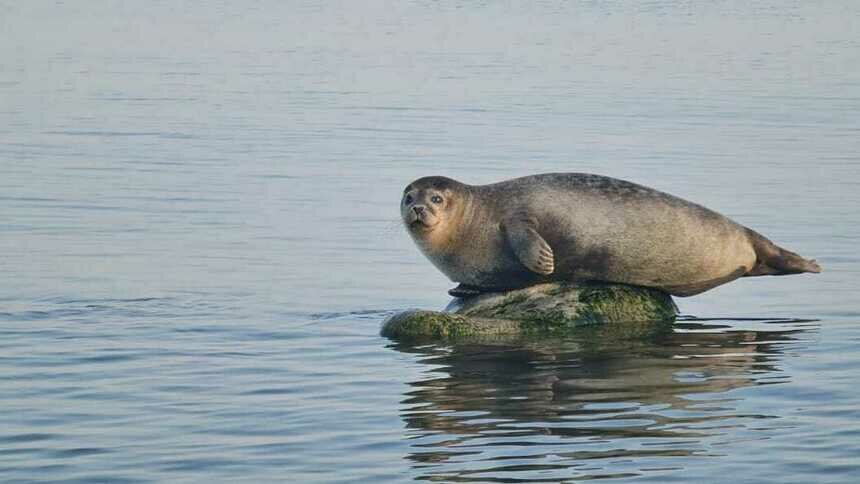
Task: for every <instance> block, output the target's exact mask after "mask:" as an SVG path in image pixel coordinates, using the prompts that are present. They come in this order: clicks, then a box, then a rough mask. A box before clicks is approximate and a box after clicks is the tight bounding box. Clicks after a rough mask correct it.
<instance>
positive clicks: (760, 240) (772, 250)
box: [746, 229, 821, 276]
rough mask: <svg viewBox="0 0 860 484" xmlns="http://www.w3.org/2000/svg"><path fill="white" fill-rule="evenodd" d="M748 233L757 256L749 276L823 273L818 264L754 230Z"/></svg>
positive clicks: (748, 273)
mask: <svg viewBox="0 0 860 484" xmlns="http://www.w3.org/2000/svg"><path fill="white" fill-rule="evenodd" d="M747 232H749V236H750V242H752V245H753V248H754V249H755V255H756V263H755V266H753V268H752V269H750V271H749V272H747V274H746V275H747V276H784V275H788V274H801V273H804V272H812V273H815V274H817V273H819V272H821V266H820V265H818V262H815V261H814V260H810V259H804V258H803V257H801V256H799V255H798V254H795V253H794V252H792V251H790V250H786V249H783V248H782V247H780V246H778V245H776V244H774V243H773V242H771V241H770V240H768V238H767V237H765V236H763V235H761V234H759V233H758V232H756V231H754V230H750V229H747Z"/></svg>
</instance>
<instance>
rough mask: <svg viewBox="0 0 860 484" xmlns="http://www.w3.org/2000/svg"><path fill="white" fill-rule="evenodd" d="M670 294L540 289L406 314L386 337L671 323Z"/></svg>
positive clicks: (609, 288)
mask: <svg viewBox="0 0 860 484" xmlns="http://www.w3.org/2000/svg"><path fill="white" fill-rule="evenodd" d="M676 314H677V308H676V307H675V303H674V302H673V301H672V297H671V296H669V295H668V294H666V293H664V292H661V291H657V290H654V289H649V288H644V287H637V286H627V285H622V284H584V285H577V286H573V285H568V284H560V283H549V284H540V285H537V286H532V287H527V288H524V289H518V290H514V291H508V292H503V293H487V294H481V295H479V296H475V297H471V298H467V299H455V300H454V301H452V303H451V304H450V305H449V306H448V308H446V310H445V312H439V311H419V310H412V311H405V312H401V313H398V314H395V315H394V316H392V317H390V318H388V319H387V320H386V321H385V323H384V324H383V327H382V335H383V336H386V337H389V338H393V339H400V338H422V339H424V338H427V339H461V338H467V339H468V338H474V337H482V338H484V337H490V338H493V337H500V336H516V335H537V334H554V333H559V332H563V331H566V330H570V329H573V328H578V327H582V326H589V325H599V324H612V325H614V324H620V323H628V324H629V323H641V322H658V321H671V320H673V319H674V317H675V316H676Z"/></svg>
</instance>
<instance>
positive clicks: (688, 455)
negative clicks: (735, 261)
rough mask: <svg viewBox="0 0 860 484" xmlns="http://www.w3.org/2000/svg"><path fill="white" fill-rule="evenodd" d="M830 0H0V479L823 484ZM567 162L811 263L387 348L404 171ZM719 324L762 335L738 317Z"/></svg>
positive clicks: (833, 170) (857, 84)
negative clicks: (499, 333) (612, 306)
mask: <svg viewBox="0 0 860 484" xmlns="http://www.w3.org/2000/svg"><path fill="white" fill-rule="evenodd" d="M858 22H860V4H858V3H857V2H855V1H852V0H843V1H827V2H825V1H818V2H788V1H786V2H778V1H775V0H773V1H770V0H769V1H765V2H755V5H749V4H748V2H733V1H720V2H684V3H681V2H669V1H652V2H567V3H563V2H529V3H526V2H522V3H515V2H417V1H412V2H361V3H359V2H274V1H258V2H232V3H217V4H215V3H211V2H199V1H189V2H167V1H163V2H147V3H140V2H123V1H115V2H108V1H93V2H85V3H81V2H45V1H27V2H23V1H22V2H0V34H2V42H0V272H1V273H2V275H3V278H2V286H0V288H2V291H0V481H8V482H19V481H20V482H26V481H63V482H151V481H165V482H200V481H209V482H225V481H231V482H233V481H238V482H248V481H254V482H268V481H286V480H290V481H295V482H309V481H322V482H336V481H343V482H353V481H364V482H383V481H393V482H403V481H409V480H435V481H474V482H488V481H496V482H541V481H543V482H557V481H573V480H582V479H590V478H616V479H617V480H619V481H628V480H629V481H652V482H661V483H662V482H673V481H675V482H721V481H726V480H731V481H734V482H804V483H806V482H856V480H857V479H858V477H860V460H858V455H860V410H859V409H860V405H858V402H860V390H858V386H857V381H858V380H857V375H858V373H860V302H858V296H860V295H859V294H858V288H860V273H858V272H860V258H858V256H857V247H858V245H860V224H858V222H860V216H858V212H860V155H858V153H860V34H858V32H860V25H858ZM548 171H585V172H595V173H601V174H606V175H611V176H617V177H621V178H626V179H630V180H633V181H636V182H639V183H644V184H646V185H650V186H653V187H656V188H659V189H663V190H666V191H669V192H671V193H674V194H677V195H680V196H682V197H685V198H688V199H691V200H694V201H697V202H700V203H703V204H705V205H707V206H709V207H711V208H714V209H716V210H719V211H721V212H722V213H724V214H726V215H728V216H730V217H732V218H734V219H736V220H738V221H739V222H741V223H744V224H747V225H749V226H751V227H753V228H755V229H757V230H759V231H761V232H763V233H765V234H766V235H768V236H769V237H771V238H773V239H774V240H775V241H777V242H778V243H780V244H781V245H784V246H786V247H788V248H790V249H792V250H795V251H797V252H800V253H801V254H803V255H805V256H808V257H814V258H817V259H818V260H819V261H820V262H821V263H822V265H823V266H824V267H825V272H824V273H823V274H821V275H816V276H812V275H804V276H792V277H785V278H756V279H752V280H742V281H737V282H734V283H732V284H730V285H726V286H723V287H721V288H718V289H716V290H713V291H710V292H707V293H705V294H703V295H700V296H697V297H694V298H689V299H679V300H678V304H679V305H680V307H681V310H682V311H683V312H684V313H685V314H689V315H694V316H698V317H701V318H708V320H706V321H700V320H685V321H680V322H679V323H677V324H676V325H675V327H674V328H673V330H672V331H671V332H668V333H666V334H660V335H656V336H654V337H652V338H647V339H640V340H633V341H626V342H613V341H607V340H605V339H603V340H601V339H597V340H595V339H594V338H591V337H589V336H588V335H580V336H575V337H572V338H570V339H568V340H565V341H540V342H534V343H533V344H529V345H521V346H518V347H512V346H495V347H487V346H483V347H480V346H455V347H450V346H445V345H430V346H421V347H410V346H405V345H397V344H394V343H393V342H390V341H388V340H386V339H384V338H381V337H379V336H378V330H379V325H380V323H381V321H382V320H383V319H384V318H385V316H387V315H389V314H391V313H393V312H395V311H398V310H402V309H406V308H412V307H421V308H431V309H433V308H441V307H443V306H444V305H445V304H446V302H447V300H448V298H447V296H446V294H445V291H446V290H447V289H448V288H449V287H451V285H452V284H451V283H450V282H449V281H446V280H445V279H444V277H443V276H442V275H441V274H439V273H438V272H437V271H436V270H435V269H434V268H433V267H432V266H431V265H430V264H429V262H427V261H426V260H424V259H423V257H422V256H421V255H420V254H419V253H418V251H417V250H416V249H415V247H413V245H412V242H411V241H410V240H409V238H408V237H407V236H406V234H405V233H404V231H403V230H402V229H401V228H400V226H399V222H398V201H399V198H400V192H401V190H402V188H403V186H405V185H406V184H407V183H408V182H410V181H411V180H412V179H414V178H417V177H419V176H423V175H429V174H443V175H448V176H454V177H456V178H458V179H461V180H463V181H466V182H469V183H485V182H491V181H497V180H502V179H505V178H510V177H514V176H519V175H524V174H530V173H538V172H548ZM743 318H762V319H764V320H763V321H758V320H746V319H743Z"/></svg>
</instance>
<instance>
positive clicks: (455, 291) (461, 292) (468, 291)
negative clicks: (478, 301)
mask: <svg viewBox="0 0 860 484" xmlns="http://www.w3.org/2000/svg"><path fill="white" fill-rule="evenodd" d="M479 294H482V291H481V290H480V289H479V288H478V287H476V286H470V285H468V284H460V285H458V286H457V287H452V288H451V289H448V295H449V296H451V297H472V296H477V295H479Z"/></svg>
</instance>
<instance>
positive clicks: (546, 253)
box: [502, 216, 555, 276]
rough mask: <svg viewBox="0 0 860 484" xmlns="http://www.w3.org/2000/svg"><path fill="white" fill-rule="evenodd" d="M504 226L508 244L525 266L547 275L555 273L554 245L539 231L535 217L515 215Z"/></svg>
mask: <svg viewBox="0 0 860 484" xmlns="http://www.w3.org/2000/svg"><path fill="white" fill-rule="evenodd" d="M502 226H503V228H504V230H505V234H506V236H507V238H508V244H510V246H511V249H513V251H514V253H515V254H516V255H517V258H518V259H519V260H520V262H522V263H523V265H524V266H526V267H527V268H528V269H529V270H530V271H532V272H536V273H538V274H542V275H545V276H546V275H549V274H552V273H553V271H554V270H555V262H554V258H553V253H552V247H550V246H549V244H547V243H546V241H545V240H544V239H543V237H541V236H540V234H539V233H538V231H537V228H536V227H537V222H536V221H535V220H534V219H533V218H530V217H524V216H519V217H515V218H512V219H510V220H507V221H505V223H504V224H503V225H502Z"/></svg>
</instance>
